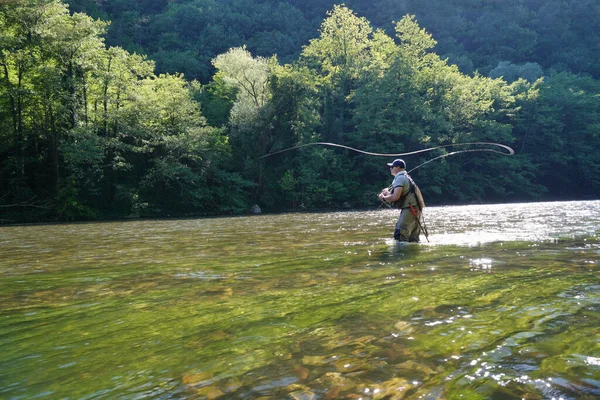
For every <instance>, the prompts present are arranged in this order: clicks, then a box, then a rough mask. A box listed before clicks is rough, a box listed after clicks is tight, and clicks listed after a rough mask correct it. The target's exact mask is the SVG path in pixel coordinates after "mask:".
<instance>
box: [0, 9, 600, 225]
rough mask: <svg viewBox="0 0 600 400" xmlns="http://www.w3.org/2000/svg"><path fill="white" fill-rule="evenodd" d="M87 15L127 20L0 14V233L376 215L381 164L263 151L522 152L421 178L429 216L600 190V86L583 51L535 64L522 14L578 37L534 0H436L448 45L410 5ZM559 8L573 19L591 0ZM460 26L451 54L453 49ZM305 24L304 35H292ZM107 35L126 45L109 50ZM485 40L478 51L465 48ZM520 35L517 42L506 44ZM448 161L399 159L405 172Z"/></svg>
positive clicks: (62, 13) (450, 163)
mask: <svg viewBox="0 0 600 400" xmlns="http://www.w3.org/2000/svg"><path fill="white" fill-rule="evenodd" d="M425 3H427V4H433V3H432V1H429V2H425ZM94 4H95V6H94V5H93V4H91V3H89V2H87V1H86V0H82V1H79V2H77V3H76V4H74V9H75V10H82V9H90V10H92V12H93V13H94V15H95V16H101V17H103V18H104V17H106V16H110V15H113V14H114V13H119V17H118V18H116V20H115V21H113V23H112V24H110V28H108V27H109V24H108V23H107V22H102V21H101V20H99V19H93V18H91V17H90V16H88V15H85V14H83V13H77V12H74V13H71V12H70V11H69V9H68V8H67V7H66V6H65V4H63V3H61V2H60V1H58V0H17V1H11V2H2V3H0V210H2V211H6V210H10V213H5V215H3V216H2V217H1V218H0V219H2V220H3V221H25V220H39V219H52V218H60V219H86V218H102V217H107V216H127V215H182V214H201V213H202V214H216V213H223V212H240V211H242V210H245V209H248V208H249V206H250V205H252V204H254V203H257V204H259V205H260V206H261V207H263V209H266V210H282V209H316V208H324V207H326V208H332V207H342V205H343V204H345V203H348V204H350V205H351V206H355V207H363V206H374V205H375V204H377V202H376V197H375V196H376V193H377V192H378V190H379V189H381V187H382V186H384V185H386V184H387V183H388V181H389V180H390V178H391V177H390V176H389V175H388V170H387V168H386V167H385V162H386V161H389V160H386V161H384V160H383V159H381V158H376V157H369V156H365V155H360V154H358V153H355V152H352V151H347V150H342V149H331V148H324V147H317V146H313V147H303V148H300V149H298V150H295V151H289V152H284V153H279V154H276V155H274V156H271V157H267V158H263V157H262V156H264V155H266V154H268V153H271V152H277V151H278V150H282V149H285V148H289V147H293V146H296V145H305V144H310V143H314V142H317V141H326V142H336V143H340V144H345V145H348V146H352V147H355V148H360V149H363V150H368V151H372V152H378V153H390V152H393V153H397V152H405V151H415V150H421V149H426V148H430V147H434V146H447V145H460V144H462V143H467V142H500V143H503V144H507V145H511V146H514V148H515V150H517V154H516V155H515V156H513V157H503V156H499V155H497V154H493V153H472V152H471V153H462V154H458V155H452V156H451V157H447V158H441V159H440V160H437V161H435V162H432V163H429V164H427V165H426V166H424V167H422V168H419V169H417V170H416V171H415V172H414V174H413V175H414V177H415V179H416V180H417V181H418V182H419V183H420V186H421V188H422V191H423V192H424V194H425V196H426V198H427V201H428V203H429V204H436V203H438V204H439V203H464V202H473V201H478V202H481V201H515V200H532V199H536V200H537V199H555V198H564V199H566V198H581V197H584V198H594V197H597V196H598V193H599V190H600V181H599V180H598V179H597V176H599V175H598V172H600V171H599V169H600V167H599V165H600V160H599V159H598V154H600V152H599V151H598V150H599V149H598V143H600V142H599V140H598V139H599V137H598V136H599V134H600V133H599V126H600V121H599V118H600V117H599V116H600V103H599V98H600V97H599V96H598V93H600V90H599V89H600V86H599V84H598V81H597V80H596V79H594V75H581V74H576V73H573V72H568V71H567V70H569V69H571V70H574V68H575V67H572V66H571V64H570V63H571V62H572V60H577V59H581V58H582V57H584V58H585V57H586V56H588V55H590V54H591V53H593V50H590V51H588V52H585V51H584V50H582V48H581V47H580V46H579V45H573V47H572V48H571V50H572V51H571V52H570V53H568V54H569V55H570V57H571V59H572V60H571V61H568V60H566V59H565V58H564V57H562V58H561V57H559V58H555V59H553V60H556V63H554V61H549V60H550V58H551V56H550V55H548V56H547V57H545V58H541V57H539V46H540V43H542V40H541V39H540V35H539V34H538V32H540V31H542V28H541V25H542V23H541V22H538V23H539V26H537V27H536V26H533V25H531V24H530V23H529V22H527V21H528V18H526V17H527V16H529V17H531V16H532V14H531V12H532V10H536V12H537V14H535V18H534V20H536V18H537V19H539V20H540V21H541V18H542V16H545V17H546V18H548V19H546V20H544V21H545V22H546V23H547V22H548V21H555V22H561V23H562V25H560V24H559V25H558V28H557V29H558V30H559V31H561V32H566V31H569V29H571V28H570V27H567V26H566V25H565V24H564V21H562V20H561V19H560V18H559V15H558V14H556V12H554V14H553V13H552V12H550V10H548V9H547V8H546V6H545V5H544V4H542V3H539V2H537V3H536V2H522V1H520V0H513V1H510V2H509V3H507V5H506V6H507V8H508V9H510V10H512V12H514V13H515V18H514V19H513V20H512V22H511V23H510V24H509V23H506V24H505V23H504V22H505V17H506V16H505V15H504V11H503V9H501V8H499V7H498V6H497V4H496V3H486V2H474V3H473V2H468V4H467V2H466V0H463V1H462V2H458V0H453V1H451V2H450V3H445V4H443V5H440V4H437V3H436V4H437V5H439V7H437V8H435V7H434V8H432V11H431V13H430V15H427V16H423V19H424V20H425V21H427V23H429V24H433V25H434V26H436V28H435V29H437V32H439V35H440V38H439V39H438V37H437V35H436V34H435V29H434V30H433V32H434V34H432V33H430V30H429V29H425V27H424V26H423V25H420V22H421V21H420V20H419V22H417V21H418V20H417V18H420V14H419V12H417V13H416V15H411V14H408V15H406V14H407V13H406V11H408V10H410V9H417V10H420V7H421V5H420V4H416V2H409V1H397V2H386V1H380V2H372V3H369V4H368V5H367V3H364V2H362V1H354V2H352V4H353V5H356V6H357V8H358V9H359V10H364V13H365V14H369V13H370V14H371V15H376V16H378V17H377V18H380V17H379V15H380V14H379V12H380V11H381V7H383V6H386V7H387V8H388V9H389V12H390V13H391V14H394V13H398V12H400V11H402V12H403V13H402V14H401V15H399V17H398V19H397V21H396V22H395V23H394V24H393V26H392V27H391V29H389V30H388V31H389V32H392V33H393V35H390V34H389V33H388V31H386V30H383V29H377V28H375V27H373V26H372V25H371V23H370V22H369V21H368V20H367V19H366V18H365V17H362V16H359V15H358V14H357V13H355V12H354V11H352V10H351V9H350V8H348V7H346V6H344V5H338V6H334V7H333V8H332V9H331V10H330V11H329V12H327V13H326V14H324V16H325V19H324V20H323V21H319V20H318V18H316V17H315V15H316V14H314V13H315V11H314V10H313V11H312V13H309V12H308V9H307V8H306V7H308V6H307V4H309V2H307V3H306V4H304V3H302V2H292V1H290V2H272V1H264V2H263V1H260V2H256V3H255V2H240V1H239V0H227V1H224V2H215V1H212V0H193V1H181V2H134V3H132V2H125V1H118V2H117V1H115V2H94ZM312 4H313V5H314V3H312ZM452 5H455V6H456V7H455V9H454V8H452V7H451V6H452ZM467 5H468V7H467ZM319 6H320V7H322V4H321V3H319ZM555 6H556V7H557V9H558V10H562V11H561V12H565V13H567V10H568V13H571V14H572V15H573V16H575V15H577V16H580V17H582V18H584V16H583V14H584V12H585V11H586V10H588V8H589V7H591V3H589V2H586V1H584V2H582V3H581V4H580V5H577V6H573V5H565V4H563V3H561V4H555ZM224 10H226V11H227V12H226V13H223V11H224ZM299 10H300V11H299ZM304 11H306V13H304V14H303V12H304ZM457 12H458V14H457ZM303 15H304V16H307V15H311V17H310V18H311V21H310V23H308V22H307V20H306V19H303V18H304V17H303ZM442 15H445V16H447V19H448V21H447V22H446V23H444V24H442V25H436V23H439V21H440V19H441V16H442ZM271 17H272V18H271ZM586 18H587V17H586ZM436 21H437V22H436ZM503 21H504V22H503ZM319 22H320V23H321V25H320V29H317V27H318V23H319ZM389 22H390V21H389V20H386V21H383V22H382V21H379V25H385V24H388V23H389ZM457 22H461V24H459V25H458V26H457V27H456V28H455V33H456V34H457V35H459V36H460V35H462V36H461V40H460V41H459V40H455V41H454V42H451V41H449V39H448V38H449V36H448V35H449V34H450V31H451V28H452V26H454V25H456V24H455V23H457ZM588 22H589V24H590V25H591V26H594V24H595V22H594V21H589V18H588ZM311 24H312V25H311ZM563 25H565V26H563ZM567 25H568V24H567ZM301 26H302V27H304V28H303V29H306V26H313V27H314V33H306V32H307V31H302V32H301V33H300V34H299V35H298V36H294V37H290V36H289V35H286V34H285V32H286V29H287V28H288V27H296V28H297V29H299V32H300V31H301V29H300V27H301ZM115 27H116V28H115ZM107 29H110V30H109V34H108V37H107V42H108V43H111V42H112V43H115V42H116V41H117V40H116V39H117V38H122V39H123V41H121V42H120V43H121V44H123V46H122V47H118V46H112V47H110V46H109V47H107V46H106V45H105V42H104V32H105V31H106V30H107ZM486 29H487V31H488V36H490V37H489V40H483V39H482V38H480V37H478V38H475V37H474V36H473V35H475V33H474V32H480V31H485V30H486ZM578 29H580V31H581V32H588V28H587V27H585V28H584V27H581V28H578ZM496 30H502V32H497V34H496V35H495V36H494V32H495V31H496ZM118 32H120V33H118ZM117 33H118V35H117ZM515 34H518V35H519V36H520V37H522V41H520V42H519V43H517V44H516V45H515V46H513V47H512V48H502V46H503V45H506V42H507V41H508V40H509V38H512V37H514V35H515ZM119 35H121V36H119ZM311 35H316V37H314V38H312V39H310V40H309V38H310V36H311ZM492 36H493V37H492ZM434 37H435V39H434ZM556 40H558V38H557V39H556ZM560 40H562V43H571V41H570V40H571V39H570V38H569V36H568V35H567V36H564V37H563V36H561V39H560ZM586 40H587V39H586ZM586 43H587V42H586ZM270 44H272V45H270ZM280 48H286V49H287V50H286V52H285V55H284V56H283V57H278V56H275V55H274V54H275V53H276V52H277V49H280ZM134 49H138V50H141V49H144V50H146V49H147V50H148V51H149V52H150V53H151V54H152V56H153V57H154V58H155V59H156V63H158V64H159V65H160V67H159V70H160V71H162V72H164V73H158V74H157V73H155V62H154V61H151V60H150V59H149V58H147V57H146V56H144V55H140V54H138V53H135V52H132V50H134ZM253 49H260V51H258V52H254V50H253ZM440 49H441V51H440ZM251 51H252V52H251ZM473 54H476V55H477V56H473ZM447 57H448V58H447ZM280 60H282V61H280ZM454 60H459V61H460V60H462V61H461V66H457V65H455V64H453V61H454ZM567 61H568V62H567ZM465 65H467V66H468V65H471V66H472V67H473V70H471V71H469V73H468V74H467V73H465V71H464V70H463V69H461V68H462V67H463V66H465ZM478 66H485V67H482V68H481V71H482V72H481V73H479V72H477V71H475V69H474V68H475V67H478ZM542 68H543V69H542ZM582 68H584V67H582ZM585 68H588V72H591V73H593V71H594V68H595V67H594V66H592V65H591V63H588V64H587V66H585ZM182 72H183V74H182ZM211 75H212V79H211ZM194 77H201V78H202V79H203V80H204V81H205V82H208V83H206V84H204V85H201V84H200V83H198V82H197V81H194V80H191V79H190V78H194ZM453 150H456V148H454V149H453V148H447V147H446V148H444V149H440V150H437V151H436V152H435V153H425V154H417V155H414V156H408V157H405V159H406V161H407V162H408V169H409V170H410V169H412V168H414V167H416V166H419V165H421V164H422V163H424V162H426V161H428V160H430V159H431V158H433V157H436V156H445V155H447V154H448V153H449V152H451V151H453ZM557 171H560V173H557ZM16 205H18V207H13V206H16ZM7 206H10V207H7Z"/></svg>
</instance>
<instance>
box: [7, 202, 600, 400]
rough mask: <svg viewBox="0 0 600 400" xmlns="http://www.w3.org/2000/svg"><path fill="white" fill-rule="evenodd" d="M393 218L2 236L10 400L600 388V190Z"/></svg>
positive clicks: (236, 220)
mask: <svg viewBox="0 0 600 400" xmlns="http://www.w3.org/2000/svg"><path fill="white" fill-rule="evenodd" d="M397 217H398V211H397V210H379V211H345V212H323V213H289V214H274V215H260V216H240V217H223V218H202V219H180V220H174V219H169V220H137V221H121V222H101V223H89V224H86V223H81V224H61V225H59V224H57V225H32V226H13V227H3V228H2V229H0V254H1V255H2V256H3V257H2V258H0V274H1V276H2V277H3V279H4V282H5V284H4V285H0V303H2V304H3V307H4V309H3V310H0V337H1V338H3V339H4V338H6V339H7V340H5V341H4V342H3V341H0V388H1V387H2V386H4V387H5V388H6V389H4V390H5V392H3V391H2V390H3V389H0V393H2V394H0V397H2V396H3V395H4V394H8V396H9V397H10V398H13V397H14V398H19V396H21V397H23V398H33V397H35V396H43V395H46V396H52V397H56V398H84V395H85V396H86V397H88V398H92V397H103V396H107V397H111V398H119V397H121V398H134V397H136V398H144V397H154V398H159V397H162V398H201V399H204V398H211V397H218V396H221V397H222V398H236V399H237V398H239V399H250V398H256V399H259V398H261V397H268V398H290V396H291V398H335V397H336V396H337V395H336V396H333V394H330V395H328V393H330V392H329V390H331V389H332V388H336V387H338V391H339V390H341V394H340V395H339V396H337V398H348V397H346V396H350V395H351V396H354V397H353V398H358V397H357V396H358V394H360V397H363V398H365V399H367V398H368V399H376V398H382V397H383V396H384V394H383V393H388V394H390V395H392V394H393V393H397V391H398V390H400V389H399V388H402V390H407V391H408V390H410V391H411V392H410V393H411V394H410V395H409V397H406V398H409V399H417V398H440V397H443V395H444V396H445V395H448V394H453V393H454V392H455V391H456V390H462V391H464V394H465V395H469V393H473V391H474V390H478V391H481V393H482V394H481V397H479V398H491V395H493V394H495V395H497V396H500V397H496V398H508V397H506V396H509V395H510V396H512V397H510V398H521V397H524V396H527V395H528V394H533V395H536V396H538V397H528V398H552V397H557V398H558V396H559V395H562V394H563V393H576V394H589V395H590V396H592V395H594V394H596V393H599V391H600V383H599V382H600V376H599V375H598V373H597V371H598V365H599V363H600V358H599V357H600V354H599V353H598V351H597V350H596V349H597V346H596V344H597V343H596V342H597V340H596V339H595V337H594V335H593V334H592V333H593V332H596V331H597V326H598V315H599V313H598V310H600V299H599V297H598V293H600V286H599V284H598V278H597V276H598V275H597V265H598V264H600V260H598V255H599V254H600V248H599V246H600V244H599V243H598V239H597V237H596V238H592V237H593V236H594V235H596V236H597V234H598V230H599V229H600V201H589V202H561V203H528V204H497V205H469V206H451V207H428V208H427V209H426V213H425V218H426V222H427V226H428V228H429V232H430V237H429V239H430V243H429V244H428V243H427V242H426V241H425V238H424V237H423V236H422V237H421V240H422V242H423V244H420V245H418V244H400V243H397V242H395V241H394V240H393V239H392V237H391V236H392V231H393V228H394V225H395V222H396V219H397ZM587 238H590V239H587ZM0 283H1V282H0ZM41 338H43V340H40V339H41ZM594 346H596V347H594ZM113 348H114V349H123V350H115V351H112V350H110V351H107V349H113ZM4 371H9V372H10V373H5V372H4ZM582 371H583V372H582ZM582 374H587V375H586V376H587V378H586V379H587V381H584V380H582V379H580V377H581V376H582ZM73 377H75V378H73ZM497 386H500V387H502V390H499V389H498V388H497ZM48 388H52V390H54V391H55V392H54V393H53V392H51V391H50V392H47V391H45V390H46V389H48ZM340 388H341V389H340ZM532 388H534V389H535V390H534V389H532ZM505 389H510V390H511V392H505V391H504V390H505ZM421 390H423V391H421ZM380 392H381V396H380V395H379V394H380ZM331 393H334V394H335V393H336V392H335V391H334V392H331ZM461 393H462V392H461ZM506 393H509V394H506ZM375 395H377V396H375ZM421 395H423V397H420V396H421ZM502 395H504V396H505V397H502ZM518 395H520V396H518ZM426 396H429V397H426ZM461 396H462V394H461ZM486 396H487V397H486Z"/></svg>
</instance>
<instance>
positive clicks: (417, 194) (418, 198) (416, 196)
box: [393, 174, 425, 211]
mask: <svg viewBox="0 0 600 400" xmlns="http://www.w3.org/2000/svg"><path fill="white" fill-rule="evenodd" d="M404 176H405V177H406V178H407V179H408V183H409V186H410V189H409V190H408V192H407V193H404V192H403V193H402V194H401V195H400V198H399V199H398V200H396V201H395V202H394V203H393V205H394V207H396V208H408V207H410V206H411V205H412V206H416V207H418V208H419V211H423V208H425V200H423V194H421V189H419V186H417V184H416V183H415V181H413V179H412V178H411V177H410V175H408V174H404ZM394 190H396V188H394Z"/></svg>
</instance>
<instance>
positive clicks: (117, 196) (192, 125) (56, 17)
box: [0, 0, 245, 220]
mask: <svg viewBox="0 0 600 400" xmlns="http://www.w3.org/2000/svg"><path fill="white" fill-rule="evenodd" d="M0 25H1V27H2V36H1V37H0V44H1V48H0V67H1V71H2V74H1V77H2V79H0V105H1V106H2V107H0V109H1V110H2V113H1V114H0V117H1V119H0V126H1V127H2V129H1V132H2V134H1V135H0V138H1V141H0V161H1V164H0V187H1V188H2V192H1V193H0V199H1V201H2V204H23V205H24V207H25V208H22V209H15V210H16V211H17V213H20V214H19V215H16V216H15V218H18V219H20V220H23V219H27V218H32V219H37V218H45V216H47V217H48V218H52V217H53V216H55V215H58V216H59V217H61V218H64V219H76V218H92V217H97V216H102V215H128V214H131V213H134V214H139V213H141V212H145V213H154V214H157V213H159V214H163V215H164V214H166V213H171V212H173V211H174V210H176V212H177V213H180V214H181V213H192V212H193V213H199V212H204V213H214V212H217V211H235V210H236V209H239V208H241V207H245V205H244V204H243V201H242V200H241V199H242V197H241V196H240V195H239V190H238V189H237V188H239V187H240V186H243V185H240V184H239V183H238V181H239V179H238V178H237V177H236V175H235V174H227V173H225V172H224V169H223V166H224V165H225V163H226V162H227V160H228V158H229V155H230V149H229V143H228V140H227V138H226V137H225V136H223V134H222V132H221V131H220V130H219V129H216V128H212V127H209V126H208V125H207V124H206V121H205V119H204V118H203V117H202V115H201V113H200V106H199V103H197V102H196V101H195V100H194V97H195V96H196V95H197V93H198V92H199V91H200V88H199V85H198V84H197V83H189V82H187V81H186V80H185V79H184V78H183V76H181V75H159V76H156V75H154V72H153V69H154V64H153V63H152V62H150V61H148V60H146V59H145V57H143V56H139V55H136V54H131V53H129V52H127V51H125V50H123V49H121V48H118V47H111V48H106V47H105V45H104V42H103V39H102V36H101V35H102V33H103V31H104V29H105V26H106V23H104V22H101V21H98V20H93V19H91V18H90V17H88V16H86V15H84V14H78V13H74V14H70V13H69V10H68V9H67V7H66V6H65V5H64V4H62V3H60V2H59V1H53V0H50V1H43V0H40V1H16V2H10V3H8V4H4V3H3V4H1V5H0ZM230 184H231V185H232V189H231V191H230V193H229V195H230V196H231V197H232V198H234V199H235V201H234V202H233V203H232V204H227V205H224V204H223V203H222V202H221V199H222V197H223V195H222V194H221V190H220V187H221V185H225V186H226V185H230ZM217 188H219V190H217ZM235 193H238V195H237V197H236V195H235ZM232 194H233V195H232ZM32 211H38V212H32ZM11 218H12V216H11ZM7 219H9V220H10V218H7Z"/></svg>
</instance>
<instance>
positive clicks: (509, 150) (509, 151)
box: [259, 142, 515, 173]
mask: <svg viewBox="0 0 600 400" xmlns="http://www.w3.org/2000/svg"><path fill="white" fill-rule="evenodd" d="M475 145H477V146H496V147H499V148H500V149H502V150H497V149H491V148H485V149H466V150H457V151H453V152H450V153H447V154H443V155H441V156H438V157H435V158H432V159H431V160H428V161H426V162H424V163H423V164H420V165H418V166H416V167H415V168H413V169H411V170H410V171H408V172H409V173H410V172H412V171H414V170H415V169H417V168H419V167H422V166H423V165H425V164H428V163H430V162H432V161H435V160H439V159H440V158H444V157H448V156H452V155H455V154H460V153H468V152H478V151H487V152H492V153H498V154H503V155H505V156H512V155H513V154H515V151H514V150H513V149H512V148H511V147H509V146H506V145H504V144H500V143H492V142H469V143H455V144H445V145H442V146H435V147H430V148H427V149H422V150H415V151H409V152H406V153H373V152H370V151H364V150H360V149H356V148H354V147H350V146H344V145H343V144H337V143H329V142H314V143H305V144H300V145H298V146H294V147H289V148H287V149H283V150H278V151H275V152H273V153H269V154H266V155H264V156H261V157H259V159H262V158H265V157H270V156H273V155H275V154H279V153H283V152H286V151H290V150H295V149H300V148H302V147H307V146H332V147H341V148H343V149H348V150H352V151H355V152H357V153H361V154H366V155H369V156H376V157H402V156H410V155H413V154H419V153H425V152H428V151H433V150H437V149H443V148H446V147H459V146H475Z"/></svg>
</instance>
